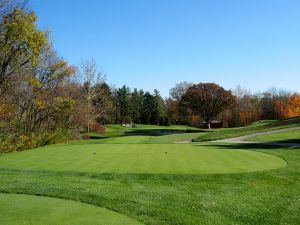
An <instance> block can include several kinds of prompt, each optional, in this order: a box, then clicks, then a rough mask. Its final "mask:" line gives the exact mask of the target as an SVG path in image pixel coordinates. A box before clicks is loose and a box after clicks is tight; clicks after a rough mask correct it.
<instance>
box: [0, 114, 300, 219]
mask: <svg viewBox="0 0 300 225" xmlns="http://www.w3.org/2000/svg"><path fill="white" fill-rule="evenodd" d="M297 123H298V119H295V120H294V121H293V122H291V121H288V120H287V121H285V122H284V123H282V122H280V124H279V123H278V122H277V121H272V122H270V121H268V122H261V123H257V124H253V125H250V126H249V127H245V128H240V129H243V132H240V131H239V129H236V128H232V129H230V128H224V129H218V130H209V131H207V130H201V129H195V128H191V127H186V126H179V127H178V126H171V127H159V126H143V125H141V126H140V127H139V128H136V129H133V128H132V129H130V128H123V127H121V126H120V125H108V126H107V134H106V136H103V137H100V136H99V138H98V139H92V140H82V141H73V142H69V143H67V144H57V145H49V146H45V147H40V148H37V149H32V150H27V151H23V152H15V153H8V154H2V155H1V156H0V172H1V173H0V192H1V194H0V203H1V204H0V215H1V218H4V220H3V219H1V221H0V224H9V225H12V224H26V225H38V224H103V225H104V224H105V225H110V224H112V225H114V224H125V225H127V224H130V225H131V224H133V225H135V224H195V225H196V224H211V221H214V224H220V225H221V224H236V225H241V224H272V225H274V224H278V225H279V224H295V225H296V224H299V222H300V215H299V210H300V189H299V185H300V180H299V173H300V155H299V148H297V147H293V146H292V145H291V146H290V147H279V146H278V147H277V146H273V145H268V144H266V142H269V141H272V142H275V141H276V142H277V141H278V142H282V141H283V140H284V139H287V140H291V139H298V140H299V138H300V137H299V136H298V135H299V130H297V129H296V130H295V131H288V132H287V131H282V132H281V131H280V130H281V129H282V130H284V129H286V128H289V127H290V128H292V127H296V128H297ZM190 129H192V132H191V130H190ZM274 130H276V131H277V133H274V134H269V135H267V134H264V135H259V136H257V137H256V138H252V139H253V141H255V144H238V143H225V142H224V143H222V141H220V142H208V141H200V142H199V141H197V140H198V139H201V138H203V139H204V138H208V137H209V135H210V136H211V138H212V139H216V137H224V136H226V137H227V138H228V137H236V136H238V134H237V133H241V134H253V133H255V132H257V133H258V132H261V131H265V132H267V131H274ZM160 132H161V133H162V134H163V135H159V133H160ZM166 133H168V134H166ZM172 133H173V134H172ZM135 134H136V135H135ZM142 134H143V135H142ZM153 134H155V135H153ZM225 134H226V135H225ZM209 139H210V138H209ZM191 140H193V142H191ZM258 140H259V141H261V142H263V143H262V144H261V145H260V144H257V141H258ZM290 143H291V144H292V142H290ZM15 212H18V213H15ZM4 215H5V216H4Z"/></svg>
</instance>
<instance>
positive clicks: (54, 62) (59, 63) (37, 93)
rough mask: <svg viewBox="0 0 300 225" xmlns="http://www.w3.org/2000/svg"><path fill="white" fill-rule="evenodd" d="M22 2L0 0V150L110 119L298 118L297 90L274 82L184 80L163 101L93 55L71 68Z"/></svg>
mask: <svg viewBox="0 0 300 225" xmlns="http://www.w3.org/2000/svg"><path fill="white" fill-rule="evenodd" d="M22 3H24V2H22V1H10V0H0V152H3V151H6V152H7V151H15V150H23V149H27V148H33V147H37V146H40V145H45V144H51V143H57V142H61V141H63V140H65V139H70V138H71V139H77V138H80V137H81V135H80V133H85V132H87V133H90V132H97V133H104V128H103V126H101V125H102V124H109V123H117V124H124V123H134V124H153V125H163V126H168V125H173V124H176V125H178V124H184V125H190V126H197V127H207V128H210V124H211V123H212V122H213V121H214V120H219V121H223V125H224V127H235V126H246V125H248V124H249V123H251V122H254V121H257V120H261V119H285V118H289V117H295V116H300V95H299V93H292V92H288V91H285V90H278V89H275V88H272V89H270V90H268V91H266V92H263V93H251V91H249V90H248V89H246V88H242V87H240V86H239V87H237V88H236V89H234V90H225V89H224V88H223V87H221V86H219V85H217V84H214V83H198V84H193V83H190V82H182V83H179V84H177V85H175V87H174V88H172V89H171V90H170V97H168V98H166V99H163V98H162V97H161V95H160V93H159V91H158V90H157V89H154V90H153V92H152V93H151V92H149V91H144V90H142V89H137V88H134V89H133V90H131V89H130V88H129V87H127V86H125V85H124V86H122V87H119V88H116V87H111V86H109V85H108V84H107V83H106V76H105V74H103V73H102V72H101V71H99V69H98V68H97V64H96V62H95V61H94V60H92V59H91V60H83V61H82V62H81V63H80V64H79V65H78V66H77V67H76V66H73V65H70V64H69V63H68V62H66V61H65V60H64V59H63V58H61V57H60V56H58V55H57V53H56V52H55V51H54V49H53V46H52V45H51V41H50V37H49V32H48V31H43V30H40V29H38V28H37V26H36V22H37V17H36V15H35V13H34V12H32V11H30V10H29V9H26V7H23V6H24V4H22ZM20 6H22V7H20Z"/></svg>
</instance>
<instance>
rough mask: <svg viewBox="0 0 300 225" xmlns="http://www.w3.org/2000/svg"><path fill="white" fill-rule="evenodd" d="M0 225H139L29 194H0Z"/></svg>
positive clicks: (80, 205) (89, 207)
mask: <svg viewBox="0 0 300 225" xmlns="http://www.w3.org/2000/svg"><path fill="white" fill-rule="evenodd" d="M0 212H1V221H0V224H5V225H16V224H22V225H41V224H43V225H70V224H76V225H90V224H93V225H140V224H141V223H139V222H137V221H135V220H133V219H131V218H129V217H126V216H124V215H121V214H118V213H115V212H113V211H110V210H107V209H103V208H99V207H95V206H93V205H89V204H84V203H80V202H75V201H69V200H62V199H55V198H49V197H41V196H31V195H15V194H0Z"/></svg>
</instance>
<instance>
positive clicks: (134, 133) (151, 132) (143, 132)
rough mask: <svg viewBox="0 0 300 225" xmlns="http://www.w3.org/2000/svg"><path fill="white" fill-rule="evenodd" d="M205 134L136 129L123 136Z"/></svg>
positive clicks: (188, 131) (191, 131)
mask: <svg viewBox="0 0 300 225" xmlns="http://www.w3.org/2000/svg"><path fill="white" fill-rule="evenodd" d="M203 132H207V131H205V130H176V129H138V130H132V131H126V132H125V135H127V136H137V135H145V136H163V135H171V134H185V133H203Z"/></svg>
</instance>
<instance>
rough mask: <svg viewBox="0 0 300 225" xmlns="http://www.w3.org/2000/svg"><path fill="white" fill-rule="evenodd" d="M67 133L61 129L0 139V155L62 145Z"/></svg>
mask: <svg viewBox="0 0 300 225" xmlns="http://www.w3.org/2000/svg"><path fill="white" fill-rule="evenodd" d="M67 137H68V133H67V132H66V131H64V130H62V129H57V130H55V131H52V132H42V133H36V134H32V135H31V136H26V135H24V134H21V135H15V136H4V135H3V136H1V137H0V153H8V152H15V151H23V150H27V149H33V148H37V147H39V146H44V145H48V144H57V143H62V142H65V141H66V140H67Z"/></svg>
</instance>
